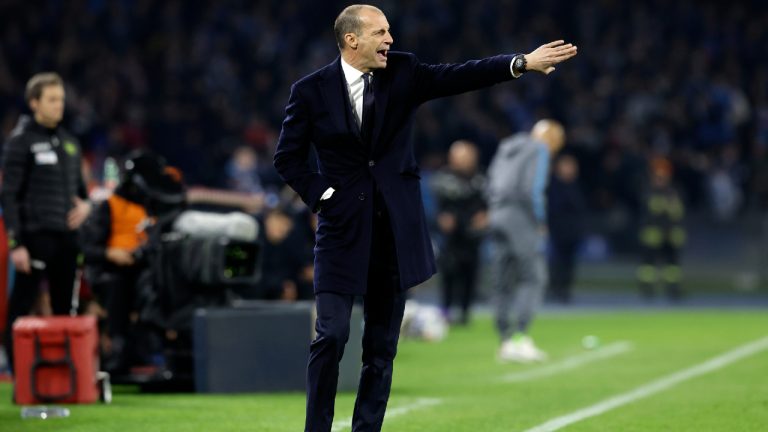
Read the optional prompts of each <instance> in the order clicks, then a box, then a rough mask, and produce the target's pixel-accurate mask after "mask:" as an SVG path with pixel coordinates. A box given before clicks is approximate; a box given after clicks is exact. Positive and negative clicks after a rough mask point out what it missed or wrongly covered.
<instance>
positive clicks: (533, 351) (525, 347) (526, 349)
mask: <svg viewBox="0 0 768 432" xmlns="http://www.w3.org/2000/svg"><path fill="white" fill-rule="evenodd" d="M517 345H518V349H519V350H520V353H521V354H522V356H523V357H525V358H526V359H528V360H529V361H533V362H543V361H547V359H549V356H548V355H547V353H545V352H544V351H542V350H540V349H539V348H537V347H536V345H535V344H534V343H533V339H531V337H530V336H521V337H520V338H518V340H517Z"/></svg>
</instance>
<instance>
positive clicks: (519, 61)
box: [515, 57, 523, 69]
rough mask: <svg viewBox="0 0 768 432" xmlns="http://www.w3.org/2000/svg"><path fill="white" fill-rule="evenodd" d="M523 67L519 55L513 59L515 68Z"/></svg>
mask: <svg viewBox="0 0 768 432" xmlns="http://www.w3.org/2000/svg"><path fill="white" fill-rule="evenodd" d="M522 68H523V59H521V58H520V57H518V58H516V59H515V69H522Z"/></svg>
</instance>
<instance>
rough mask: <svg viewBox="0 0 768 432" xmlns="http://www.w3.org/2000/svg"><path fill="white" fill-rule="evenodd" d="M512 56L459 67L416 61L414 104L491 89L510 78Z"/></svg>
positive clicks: (470, 62)
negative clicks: (415, 96)
mask: <svg viewBox="0 0 768 432" xmlns="http://www.w3.org/2000/svg"><path fill="white" fill-rule="evenodd" d="M512 57H514V56H512V55H498V56H495V57H488V58H485V59H482V60H470V61H468V62H466V63H461V64H437V65H430V64H425V63H420V62H418V60H417V59H416V58H415V57H413V61H415V62H416V64H415V68H416V73H415V75H416V86H415V90H416V92H417V102H418V103H422V102H426V101H428V100H431V99H436V98H440V97H445V96H452V95H456V94H460V93H466V92H468V91H472V90H477V89H481V88H485V87H490V86H492V85H494V84H498V83H500V82H504V81H509V80H511V79H513V77H512V71H511V70H510V63H511V62H512Z"/></svg>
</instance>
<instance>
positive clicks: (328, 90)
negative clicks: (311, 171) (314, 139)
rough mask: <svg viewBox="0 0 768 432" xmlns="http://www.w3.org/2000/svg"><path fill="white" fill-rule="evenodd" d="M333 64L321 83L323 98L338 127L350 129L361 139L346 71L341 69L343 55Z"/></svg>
mask: <svg viewBox="0 0 768 432" xmlns="http://www.w3.org/2000/svg"><path fill="white" fill-rule="evenodd" d="M332 65H333V67H331V68H330V69H329V71H330V73H326V74H325V76H324V77H323V80H322V82H321V83H320V86H321V88H322V94H323V99H324V100H325V104H326V106H327V107H328V111H329V112H330V113H331V117H332V118H333V121H334V123H335V124H336V127H338V128H339V129H341V130H349V131H350V132H352V133H353V134H354V135H355V136H356V137H357V139H358V140H360V139H361V138H360V127H359V126H358V125H357V121H356V120H355V119H354V113H353V111H352V105H351V104H350V102H349V91H348V90H347V86H346V81H345V80H344V72H343V71H342V70H341V57H337V58H336V61H334V62H333V64H332Z"/></svg>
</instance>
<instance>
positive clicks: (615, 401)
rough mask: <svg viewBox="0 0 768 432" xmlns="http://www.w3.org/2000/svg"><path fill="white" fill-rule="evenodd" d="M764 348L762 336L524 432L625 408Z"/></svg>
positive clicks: (547, 430) (539, 431) (543, 430)
mask: <svg viewBox="0 0 768 432" xmlns="http://www.w3.org/2000/svg"><path fill="white" fill-rule="evenodd" d="M766 349H768V337H764V338H762V339H758V340H756V341H754V342H750V343H748V344H746V345H742V346H740V347H738V348H735V349H733V350H731V351H728V352H726V353H724V354H721V355H719V356H717V357H714V358H712V359H709V360H707V361H705V362H704V363H701V364H698V365H696V366H692V367H690V368H688V369H684V370H681V371H679V372H675V373H673V374H671V375H667V376H665V377H662V378H659V379H657V380H655V381H652V382H650V383H648V384H645V385H642V386H640V387H638V388H636V389H634V390H632V391H629V392H627V393H623V394H620V395H617V396H613V397H611V398H608V399H605V400H603V401H601V402H598V403H596V404H594V405H592V406H589V407H586V408H582V409H580V410H578V411H574V412H572V413H571V414H567V415H564V416H561V417H556V418H553V419H552V420H549V421H547V422H545V423H542V424H540V425H538V426H536V427H533V428H531V429H528V430H526V431H525V432H551V431H556V430H558V429H561V428H564V427H566V426H569V425H571V424H573V423H576V422H579V421H581V420H584V419H586V418H589V417H594V416H598V415H600V414H603V413H605V412H607V411H610V410H612V409H614V408H618V407H620V406H622V405H626V404H628V403H631V402H634V401H636V400H639V399H643V398H646V397H648V396H651V395H653V394H655V393H658V392H661V391H664V390H667V389H669V388H671V387H674V386H675V385H677V384H679V383H681V382H683V381H687V380H689V379H691V378H696V377H698V376H701V375H704V374H707V373H710V372H713V371H716V370H718V369H721V368H723V367H725V366H728V365H729V364H731V363H733V362H736V361H738V360H741V359H743V358H745V357H749V356H752V355H755V354H757V353H759V352H760V351H764V350H766Z"/></svg>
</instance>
